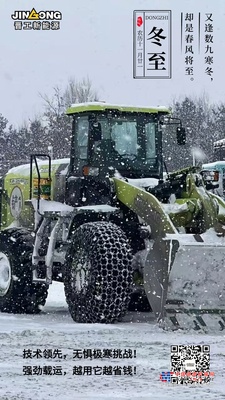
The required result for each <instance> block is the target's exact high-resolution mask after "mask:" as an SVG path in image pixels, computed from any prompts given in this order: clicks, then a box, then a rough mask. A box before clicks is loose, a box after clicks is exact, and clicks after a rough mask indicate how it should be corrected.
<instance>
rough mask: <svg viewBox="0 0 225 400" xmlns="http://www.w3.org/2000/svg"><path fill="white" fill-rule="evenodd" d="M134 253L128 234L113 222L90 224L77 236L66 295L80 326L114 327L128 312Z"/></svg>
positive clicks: (67, 273)
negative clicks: (99, 324)
mask: <svg viewBox="0 0 225 400" xmlns="http://www.w3.org/2000/svg"><path fill="white" fill-rule="evenodd" d="M131 261H132V253H131V249H130V246H129V244H128V240H127V238H126V236H125V234H124V232H123V231H122V230H121V229H120V228H119V227H118V226H117V225H115V224H112V223H110V222H101V221H99V222H89V223H85V224H83V225H81V226H80V227H79V228H78V229H77V230H76V231H75V232H74V234H73V237H72V240H71V246H70V250H69V251H68V254H67V257H66V263H65V270H64V284H65V295H66V300H67V303H68V307H69V311H70V314H71V316H72V318H73V319H74V321H76V322H81V323H112V322H114V321H116V320H119V319H120V318H121V317H122V316H123V315H124V314H125V312H126V311H127V309H128V305H129V301H130V295H131V291H132V266H131Z"/></svg>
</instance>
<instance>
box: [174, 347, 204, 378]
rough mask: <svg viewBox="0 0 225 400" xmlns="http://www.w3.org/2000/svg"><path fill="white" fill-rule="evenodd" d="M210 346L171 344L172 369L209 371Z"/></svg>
mask: <svg viewBox="0 0 225 400" xmlns="http://www.w3.org/2000/svg"><path fill="white" fill-rule="evenodd" d="M209 370H210V346H208V345H197V346H196V345H191V346H183V345H176V346H171V369H170V371H185V372H188V371H209Z"/></svg>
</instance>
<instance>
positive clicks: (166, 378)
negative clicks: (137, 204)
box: [159, 371, 215, 384]
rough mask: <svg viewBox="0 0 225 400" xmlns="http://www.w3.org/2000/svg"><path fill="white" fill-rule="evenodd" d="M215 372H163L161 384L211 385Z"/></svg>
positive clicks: (160, 377) (160, 376)
mask: <svg viewBox="0 0 225 400" xmlns="http://www.w3.org/2000/svg"><path fill="white" fill-rule="evenodd" d="M214 376H215V372H211V371H166V372H161V374H160V375H159V379H160V381H161V382H169V383H176V384H182V383H209V382H210V381H211V380H213V378H214Z"/></svg>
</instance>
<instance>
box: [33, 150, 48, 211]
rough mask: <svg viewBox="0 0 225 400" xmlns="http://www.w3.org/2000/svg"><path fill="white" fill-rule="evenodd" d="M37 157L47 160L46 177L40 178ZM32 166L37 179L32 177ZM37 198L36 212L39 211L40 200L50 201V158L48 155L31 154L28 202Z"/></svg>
mask: <svg viewBox="0 0 225 400" xmlns="http://www.w3.org/2000/svg"><path fill="white" fill-rule="evenodd" d="M38 157H41V158H47V159H48V176H47V178H46V177H45V178H43V177H41V174H40V168H39V165H38ZM33 164H35V167H36V171H37V178H34V177H33ZM34 197H36V198H37V212H39V210H40V199H45V200H51V157H50V155H49V154H31V156H30V200H31V199H32V198H34Z"/></svg>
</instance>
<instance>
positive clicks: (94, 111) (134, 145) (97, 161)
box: [67, 102, 169, 205]
mask: <svg viewBox="0 0 225 400" xmlns="http://www.w3.org/2000/svg"><path fill="white" fill-rule="evenodd" d="M168 113H169V111H168V110H167V109H165V108H164V107H158V108H152V109H149V108H147V107H146V108H132V107H125V106H122V107H121V106H112V105H107V104H106V103H94V102H93V103H84V104H76V105H74V106H71V108H70V109H69V110H67V114H68V115H72V117H73V127H72V143H71V162H70V168H69V172H68V176H67V192H68V193H70V194H69V197H70V198H71V196H72V193H73V196H74V200H75V204H76V205H78V204H80V200H78V199H77V196H76V195H74V193H75V192H76V190H75V186H77V187H78V186H79V187H80V186H82V185H84V182H85V185H86V187H88V186H89V188H90V189H91V190H92V192H95V195H94V197H95V198H96V196H97V194H98V193H99V191H100V189H101V187H103V186H105V185H106V182H109V178H110V177H113V176H115V174H120V175H122V176H123V177H124V178H127V179H129V178H132V179H141V178H158V179H161V178H162V177H163V159H162V130H161V124H160V119H161V117H162V115H164V114H165V115H166V114H168ZM72 181H73V183H72ZM74 185H75V186H74ZM93 186H95V188H94V187H93ZM103 192H104V190H103V191H102V192H101V193H103ZM106 192H107V190H106ZM101 196H102V197H103V198H104V196H103V195H101ZM67 197H68V196H67ZM89 200H90V199H89ZM105 200H106V199H105V198H104V201H105ZM91 201H93V200H91ZM69 204H71V201H69ZM89 204H90V203H89Z"/></svg>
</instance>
